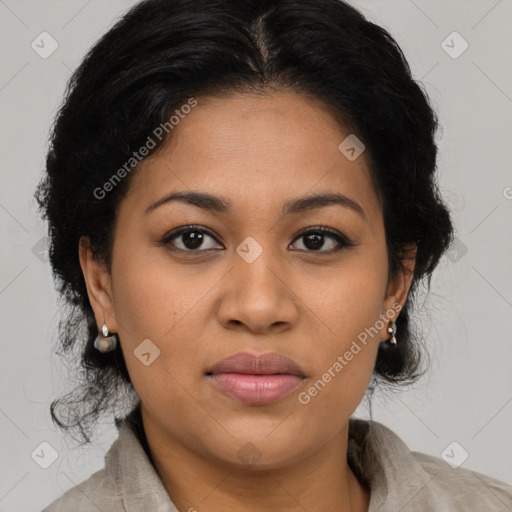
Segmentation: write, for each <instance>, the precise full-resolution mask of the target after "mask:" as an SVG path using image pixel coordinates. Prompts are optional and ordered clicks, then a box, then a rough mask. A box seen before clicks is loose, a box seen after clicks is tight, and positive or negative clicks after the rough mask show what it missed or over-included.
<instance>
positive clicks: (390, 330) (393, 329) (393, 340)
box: [387, 321, 396, 345]
mask: <svg viewBox="0 0 512 512" xmlns="http://www.w3.org/2000/svg"><path fill="white" fill-rule="evenodd" d="M390 324H391V325H390V326H389V327H388V333H389V334H391V339H389V340H387V342H388V343H389V344H390V345H396V337H395V334H396V324H395V322H392V321H390Z"/></svg>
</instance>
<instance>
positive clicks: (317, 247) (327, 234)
mask: <svg viewBox="0 0 512 512" xmlns="http://www.w3.org/2000/svg"><path fill="white" fill-rule="evenodd" d="M301 239H302V240H304V242H302V245H303V247H305V249H303V248H300V247H299V249H297V250H299V251H304V250H305V251H307V252H312V251H316V252H322V253H327V254H330V253H334V252H337V251H340V250H341V249H342V248H343V247H353V246H354V245H355V244H353V243H352V242H351V241H350V240H349V239H348V238H347V237H346V236H344V235H342V234H341V233H339V232H337V231H334V230H331V229H329V228H325V227H323V226H317V227H314V228H308V229H307V230H303V231H301V232H300V233H299V234H298V236H297V237H296V238H295V240H301ZM326 239H330V240H331V243H330V244H329V243H328V244H327V249H326V248H325V243H326ZM332 241H334V242H335V243H334V244H333V242H332ZM321 249H322V250H321Z"/></svg>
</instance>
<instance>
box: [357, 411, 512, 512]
mask: <svg viewBox="0 0 512 512" xmlns="http://www.w3.org/2000/svg"><path fill="white" fill-rule="evenodd" d="M349 437H350V443H351V444H352V450H351V453H352V457H353V458H355V459H356V462H357V463H358V465H355V466H354V467H356V468H359V470H360V472H361V474H362V475H363V477H364V478H365V479H366V480H368V481H369V483H370V486H371V494H372V495H371V498H370V500H371V501H370V509H369V512H374V511H379V512H384V511H385V512H387V511H392V510H393V511H396V510H403V511H404V512H405V511H407V512H420V511H421V512H423V511H439V510H449V511H450V512H462V511H464V512H466V511H467V510H489V511H490V510H492V511H496V512H498V511H503V512H507V511H508V512H510V511H512V486H510V485H508V484H506V483H504V482H501V481H499V480H497V479H494V478H492V477H490V476H488V475H484V474H482V473H478V472H476V471H472V470H469V469H465V468H463V467H461V466H459V467H457V468H454V467H452V466H450V465H449V464H448V463H447V462H446V461H445V460H443V459H442V458H440V457H435V456H433V455H428V454H425V453H420V452H413V451H411V450H410V449H409V448H408V447H407V445H406V444H405V443H404V442H403V441H402V439H400V437H399V436H398V435H397V434H396V433H394V432H393V431H392V430H391V429H389V428H388V427H386V426H385V425H383V424H381V423H379V422H376V421H366V420H361V419H351V422H350V430H349Z"/></svg>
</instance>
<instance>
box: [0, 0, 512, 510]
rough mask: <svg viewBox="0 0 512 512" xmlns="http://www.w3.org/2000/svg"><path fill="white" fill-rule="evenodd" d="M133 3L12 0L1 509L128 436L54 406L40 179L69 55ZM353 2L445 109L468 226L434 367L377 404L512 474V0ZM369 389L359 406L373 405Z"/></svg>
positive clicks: (429, 437) (381, 414) (3, 14)
mask: <svg viewBox="0 0 512 512" xmlns="http://www.w3.org/2000/svg"><path fill="white" fill-rule="evenodd" d="M134 3H135V2H132V1H128V0H114V1H112V0H111V1H109V2H102V1H99V0H89V1H82V0H72V1H71V0H66V1H64V0H61V1H57V0H51V1H50V0H46V1H43V0H34V1H27V0H0V34H1V35H0V37H1V39H2V45H1V47H0V60H1V71H0V111H1V116H2V123H1V136H0V144H1V153H2V159H1V164H0V165H1V183H2V187H1V191H0V227H1V230H2V236H1V238H0V258H1V265H0V311H1V315H2V326H3V329H4V331H3V334H2V352H3V357H2V358H1V359H0V364H1V370H0V372H1V375H2V386H1V388H0V392H1V402H0V431H1V432H2V436H1V438H0V442H1V445H2V452H1V454H2V456H1V461H2V467H1V478H0V512H2V511H3V512H6V511H11V510H16V511H17V512H26V511H34V510H41V509H42V508H43V507H44V506H45V505H47V504H48V503H49V502H50V501H52V500H53V499H55V498H57V497H58V496H60V495H61V494H62V493H63V492H64V491H65V490H67V489H68V488H70V487H72V486H74V485H75V484H77V483H79V482H81V481H82V480H84V479H85V478H87V477H88V476H89V475H90V474H91V473H92V472H94V471H96V470H98V469H100V468H101V467H103V456H104V454H105V453H106V451H107V450H108V448H109V446H110V444H111V443H112V442H113V440H114V439H115V437H116V432H115V429H114V427H113V426H112V425H108V424H105V425H103V427H102V428H101V429H100V431H99V432H98V438H97V439H96V441H95V442H94V444H93V445H92V446H90V447H88V448H77V447H76V445H75V444H74V443H73V442H72V441H71V440H69V439H65V438H64V437H63V436H62V434H61V433H60V432H59V431H57V429H56V427H54V425H53V423H52V422H51V420H50V415H49V404H50V402H51V401H52V399H54V398H55V397H56V396H59V395H61V394H63V393H64V392H65V391H67V390H69V387H68V386H67V385H66V379H67V376H66V373H65V370H64V367H63V365H62V364H61V361H60V360H59V358H57V357H55V356H52V353H51V352H52V350H51V349H52V347H53V345H54V343H55V333H56V329H57V323H58V320H59V310H58V307H57V302H56V300H57V294H56V292H55V291H54V288H53V282H52V278H51V271H50V267H49V264H48V263H47V262H46V261H45V254H44V240H43V242H41V239H42V238H43V237H44V235H45V229H44V226H43V224H42V222H41V221H40V220H39V219H38V218H37V217H36V215H35V209H36V208H35V201H34V200H33V199H32V194H33V190H34V187H35V186H36V184H37V182H38V180H39V176H40V173H41V171H42V169H43V164H44V157H45V151H46V149H47V135H48V130H49V127H50V124H51V122H52V119H53V116H54V115H55V113H56V110H57V108H58V106H59V103H60V100H61V98H62V93H63V91H64V86H65V83H66V80H67V79H68V77H69V75H70V72H71V70H73V69H74V68H75V67H76V66H77V65H78V63H79V62H80V60H81V58H82V57H83V55H84V54H85V52H86V50H87V49H88V48H89V47H90V46H91V45H92V44H93V43H94V42H95V41H96V40H97V38H98V37H99V36H100V35H101V34H103V33H104V32H105V31H106V30H107V29H108V27H109V26H111V25H112V23H113V22H114V20H115V19H116V18H117V17H118V16H120V15H121V14H122V13H123V12H124V10H126V9H127V8H129V7H130V6H131V5H133V4H134ZM353 4H354V5H356V6H357V7H359V8H361V9H362V11H363V12H364V13H365V14H366V15H367V16H368V17H370V19H372V20H374V21H376V22H377V23H379V24H381V25H383V26H384V27H385V28H387V29H388V30H389V31H390V32H391V34H392V35H393V36H394V37H395V38H396V39H397V41H398V42H399V44H400V45H401V47H402V48H403V50H404V52H405V55H406V57H407V58H408V60H409V62H410V65H411V68H412V71H413V74H414V77H415V78H417V79H419V80H421V81H423V83H424V84H425V87H426V90H427V92H428V94H429V95H430V97H431V99H432V102H433V104H434V107H435V108H436V109H437V111H438V113H439V118H440V122H441V125H442V126H443V129H442V132H439V135H438V137H439V145H440V156H439V164H438V166H439V173H440V186H441V190H442V192H443V194H444V197H445V198H446V200H447V202H448V204H449V206H450V208H451V210H452V212H453V217H454V222H455V225H456V228H457V247H454V248H453V250H452V251H450V253H449V254H448V255H447V256H445V257H444V258H443V260H442V261H441V263H440V265H439V267H438V270H437V272H436V274H435V278H434V279H433V285H432V293H431V294H430V296H429V297H425V300H424V301H423V300H420V302H421V303H422V304H423V307H422V308H421V310H420V311H419V312H418V317H417V319H418V323H419V324H420V326H421V329H422V330H423V333H424V336H425V337H426V340H427V344H428V347H429V351H430V354H431V359H432V367H431V370H430V372H429V373H428V374H427V375H426V376H425V377H424V378H423V379H422V380H420V382H419V383H418V384H417V385H415V386H414V387H412V388H410V389H408V390H404V391H401V392H397V393H386V394H384V393H377V394H376V395H375V396H374V398H373V400H372V410H373V418H374V419H376V420H378V421H381V422H382V423H384V424H386V425H387V426H389V427H390V428H392V429H393V430H394V431H395V432H396V433H397V434H398V435H400V436H401V437H402V439H403V440H404V441H405V442H406V443H407V444H408V445H409V447H410V448H411V449H412V450H415V451H420V452H425V453H429V454H432V455H435V456H438V457H440V456H441V455H442V453H444V450H445V448H446V447H448V446H449V445H450V444H451V443H452V442H453V441H456V442H457V443H458V445H456V447H455V451H454V452H453V453H455V456H456V457H459V458H460V457H461V454H463V452H462V451H461V450H462V449H464V450H466V451H467V452H468V454H469V456H468V458H467V460H465V461H464V463H463V465H462V467H465V468H469V469H472V470H475V471H479V472H482V473H486V474H488V475H490V476H493V477H495V478H498V479H500V480H503V481H505V482H508V483H511V484H512V463H511V461H512V440H511V436H510V432H511V428H510V427H511V424H512V372H511V371H510V357H511V355H512V343H511V341H512V340H511V338H510V333H511V331H512V272H511V270H510V264H511V261H512V258H511V254H512V237H511V224H512V222H511V221H512V172H511V163H510V162H511V160H512V144H511V139H510V136H511V131H512V130H511V124H512V122H511V113H512V79H511V78H512V76H511V68H510V63H511V51H510V49H511V48H512V35H511V34H512V32H511V31H510V30H507V29H509V27H510V25H511V21H512V0H500V1H496V0H478V1H477V0H472V1H468V0H456V1H455V0H451V1H450V2H447V1H445V0H436V1H427V0H414V1H413V0H393V1H390V0H386V1H368V0H359V1H357V2H356V1H354V2H353ZM43 31H47V32H49V33H50V34H51V36H52V37H53V38H54V39H55V40H56V41H57V43H58V45H59V46H58V48H57V50H56V51H55V52H54V53H53V54H52V55H51V56H49V57H48V58H47V59H43V58H41V57H40V56H39V55H38V54H37V53H36V52H35V51H34V50H33V49H32V47H31V43H32V41H34V40H36V41H37V39H36V38H38V36H39V34H41V33H42V32H43ZM453 31H457V32H458V33H459V34H460V35H461V36H462V37H463V38H464V39H465V40H466V41H467V42H468V44H469V47H468V49H467V50H466V51H465V52H464V53H462V55H460V56H459V57H458V58H453V57H452V56H450V55H449V54H448V53H447V52H446V51H445V49H443V46H442V42H443V41H444V40H446V38H447V37H448V36H449V35H450V34H451V33H452V32H453ZM452 40H453V42H451V41H452ZM445 44H448V45H450V46H452V47H453V48H452V49H451V50H450V51H451V52H453V51H457V50H458V49H460V48H461V46H460V44H461V41H460V40H458V39H457V38H455V39H453V37H451V38H448V40H447V43H445ZM47 48H48V47H47ZM38 244H39V245H38ZM41 247H42V249H41ZM420 299H421V297H420ZM367 405H368V404H367V403H365V402H363V403H362V405H361V406H360V408H359V409H358V411H356V415H359V416H362V417H368V407H367ZM42 442H47V443H49V444H50V445H51V446H52V447H53V448H54V449H55V450H56V451H57V454H58V457H57V459H56V460H55V462H54V463H53V464H52V465H51V466H50V467H49V468H48V469H43V468H41V467H40V466H39V465H38V464H36V462H35V461H34V460H33V459H32V458H31V453H32V452H33V451H34V450H35V449H36V448H37V449H38V450H39V451H40V450H41V448H40V447H39V445H40V443H42ZM459 445H460V447H459ZM43 446H45V445H43ZM36 451H37V450H36ZM45 453H48V450H46V451H45Z"/></svg>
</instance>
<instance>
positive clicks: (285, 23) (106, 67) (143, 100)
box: [35, 0, 453, 443]
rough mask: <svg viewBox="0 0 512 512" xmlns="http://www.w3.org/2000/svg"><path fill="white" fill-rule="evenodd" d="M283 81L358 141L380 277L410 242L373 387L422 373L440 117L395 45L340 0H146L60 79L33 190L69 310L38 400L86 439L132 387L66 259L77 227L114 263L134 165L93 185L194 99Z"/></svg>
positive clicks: (445, 239)
mask: <svg viewBox="0 0 512 512" xmlns="http://www.w3.org/2000/svg"><path fill="white" fill-rule="evenodd" d="M279 89H288V90H292V91H294V92H297V93H299V94H302V95H306V96H308V97H310V98H315V99H316V100H319V101H320V102H322V104H323V105H325V106H326V107H327V108H328V109H329V111H330V112H331V114H332V115H333V116H334V118H335V119H337V120H338V121H339V122H340V124H341V125H342V126H344V127H345V128H347V129H350V132H351V133H353V134H356V135H357V137H358V138H359V139H360V140H362V141H363V143H364V144H365V146H366V148H367V151H366V153H365V154H366V155H367V157H368V158H369V162H370V164H371V175H372V180H373V182H374V185H375V189H376V191H377V193H378V195H379V197H380V199H381V202H382V205H383V215H384V223H385V231H386V243H387V251H388V260H389V277H390V278H392V277H393V276H396V275H397V273H398V272H399V271H400V270H401V269H402V268H403V267H402V265H403V262H404V260H403V258H405V257H406V254H405V252H404V249H405V247H406V246H407V244H409V243H414V244H416V245H417V255H416V264H415V269H414V275H413V281H412V284H411V288H410V291H409V295H408V297H407V301H406V304H405V306H404V308H403V309H402V311H401V313H400V315H399V317H398V319H397V331H398V332H397V340H398V345H397V346H396V348H394V349H390V348H389V347H388V346H387V344H385V343H381V344H380V347H379V351H378V356H377V361H376V365H375V369H374V375H373V377H372V383H375V382H382V383H392V384H404V383H411V382H413V381H415V380H417V378H418V377H419V376H420V375H422V374H423V373H424V371H423V372H422V371H421V367H422V364H420V363H422V362H423V359H422V357H421V356H422V355H423V353H424V351H423V350H420V349H419V345H420V344H422V339H421V336H418V335H417V333H415V332H414V331H415V330H414V326H413V325H412V324H411V323H410V316H411V307H413V304H412V303H411V301H412V300H413V297H415V292H416V290H417V288H418V283H420V282H423V280H424V278H427V279H426V280H427V281H428V288H429V289H430V278H431V274H432V272H433V270H434V268H435V267H436V266H437V264H438V262H439V260H440V258H441V256H442V255H443V253H444V252H445V251H446V250H447V248H448V246H449V245H450V243H451V242H452V240H453V226H452V223H451V220H450V215H449V211H448V208H447V207H446V205H445V204H444V203H443V201H442V198H441V196H440V193H439V190H438V187H437V183H436V177H435V170H436V155H437V147H436V143H435V140H434V138H435V133H436V130H437V128H438V120H437V117H436V114H435V111H434V110H433V108H432V107H431V105H430V103H429V99H428V96H427V94H426V93H425V92H424V91H423V89H422V87H421V86H420V85H419V84H418V83H417V82H416V81H415V80H414V79H413V78H412V76H411V71H410V68H409V65H408V63H407V61H406V58H405V56H404V55H403V53H402V51H401V49H400V47H399V46H398V44H397V43H396V41H395V40H394V39H393V38H392V36H391V35H390V34H389V33H388V32H387V31H386V30H385V29H383V28H382V27H380V26H378V25H376V24H374V23H371V22H370V21H368V20H367V19H365V17H364V16H363V15H362V14H361V13H360V12H359V11H358V10H356V9H355V8H354V7H352V6H350V5H348V4H347V3H345V2H343V1H341V0H314V1H311V0H145V1H142V2H140V3H138V4H136V5H135V6H134V7H133V8H132V9H130V10H129V11H128V12H127V13H126V14H125V15H124V16H123V17H122V18H120V19H119V20H118V21H116V23H115V24H114V25H113V26H112V27H111V28H110V29H109V30H108V31H107V32H106V34H104V35H103V36H102V37H101V38H100V39H99V40H98V41H97V42H96V43H95V45H94V46H93V47H92V48H91V49H90V50H89V52H88V53H87V55H86V56H85V57H84V59H83V61H82V63H81V64H80V66H79V67H78V68H77V69H76V71H75V72H74V73H73V75H72V76H71V78H70V79H69V81H68V83H67V87H66V92H65V95H64V99H63V102H62V105H61V107H60V109H59V111H58V113H57V115H56V118H55V120H54V124H53V125H52V129H51V135H50V138H49V141H50V144H49V149H48V153H47V157H46V172H45V173H44V174H43V177H42V178H41V181H40V183H39V184H38V186H37V189H36V192H35V197H36V199H37V202H38V205H39V211H40V212H42V217H43V218H44V219H45V220H47V221H48V240H49V259H50V263H51V266H52V269H53V275H54V279H55V281H56V283H57V284H56V288H57V289H58V291H59V293H60V299H61V301H62V302H63V306H64V308H63V309H64V310H65V311H66V313H65V316H64V317H63V318H62V319H61V321H60V323H59V340H58V342H59V351H58V353H59V354H61V355H64V353H69V352H70V351H72V349H73V350H74V351H75V354H74V356H73V357H74V358H75V361H77V360H78V359H80V363H79V368H78V372H77V373H76V374H75V376H76V379H77V380H78V383H77V386H76V387H75V389H74V390H73V391H72V392H70V393H68V394H67V395H65V396H63V397H61V398H59V399H57V400H55V401H53V402H52V404H51V407H50V411H51V416H52V419H53V421H54V422H56V423H57V424H58V425H59V427H60V428H61V429H63V430H65V431H66V432H68V431H70V430H72V431H74V430H75V429H78V430H79V431H80V433H81V437H82V439H83V440H84V442H85V443H87V442H89V441H90V438H89V433H90V428H91V426H94V425H95V424H96V423H97V420H98V418H99V417H100V415H101V414H102V413H104V412H105V411H110V412H112V410H111V408H116V407H118V406H119V404H120V403H125V404H126V400H125V401H124V402H123V400H120V397H121V395H122V394H123V392H127V393H128V394H131V397H132V398H133V399H135V400H136V399H137V397H136V393H135V392H134V389H133V386H132V384H131V381H130V377H129V374H128V371H127V368H126V365H125V361H124V359H123V355H122V351H121V349H120V347H119V343H118V346H117V348H116V350H114V351H113V352H109V353H100V352H98V351H97V350H96V349H95V348H94V347H93V342H94V339H95V338H96V336H97V334H98V326H97V325H96V322H95V318H94V315H93V310H92V307H91V304H90V303H89V299H88V295H87V290H86V286H85V281H84V277H83V273H82V270H81V267H80V263H79V258H78V247H79V243H80V241H81V239H82V237H84V239H85V238H86V239H88V240H89V243H90V247H91V249H92V250H93V253H94V254H95V256H96V257H97V259H98V260H99V261H102V262H103V263H104V264H105V265H106V267H107V269H108V270H109V271H110V270H111V255H112V245H113V231H114V228H115V221H116V208H117V205H118V203H119V201H120V199H121V198H122V197H123V195H124V194H125V193H126V191H127V190H128V187H129V184H130V182H131V177H132V176H133V174H134V173H135V172H136V166H135V167H134V170H133V171H132V172H131V173H129V174H128V175H127V176H126V177H125V178H124V179H123V180H121V182H120V183H119V184H118V185H117V186H115V187H113V190H111V191H110V192H109V193H108V195H107V196H106V198H105V199H101V200H100V199H98V198H97V197H96V195H95V193H94V191H95V190H97V188H98V187H100V186H102V184H104V183H106V182H107V181H108V180H109V179H110V178H111V177H112V175H113V172H114V171H115V170H116V169H119V168H120V167H121V166H122V165H123V164H124V163H125V162H127V161H128V160H129V159H130V158H131V157H133V152H134V151H136V150H137V149H139V148H140V147H142V146H143V145H144V144H145V142H146V140H147V137H148V135H149V134H151V133H152V132H153V130H154V129H155V127H157V126H160V125H162V124H164V123H165V122H166V121H167V120H168V119H169V116H170V115H172V114H173V112H174V111H175V109H176V108H177V107H179V106H180V105H183V104H185V103H187V100H188V99H190V98H191V97H198V96H201V95H215V94H217V95H228V94H229V93H231V92H244V93H246V92H252V93H260V94H264V93H265V92H267V91H269V90H279ZM170 135H172V132H171V131H170V132H169V135H168V136H167V137H163V138H162V140H160V141H157V146H156V148H154V150H153V151H156V150H157V149H159V148H161V147H162V145H163V144H164V143H165V141H166V139H168V137H169V136H170ZM370 388H371V386H370ZM370 388H369V389H370ZM371 389H373V388H371ZM132 405H133V402H132ZM56 412H57V414H56ZM60 412H62V414H61V413H60ZM65 418H66V419H65ZM116 421H117V420H116Z"/></svg>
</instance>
